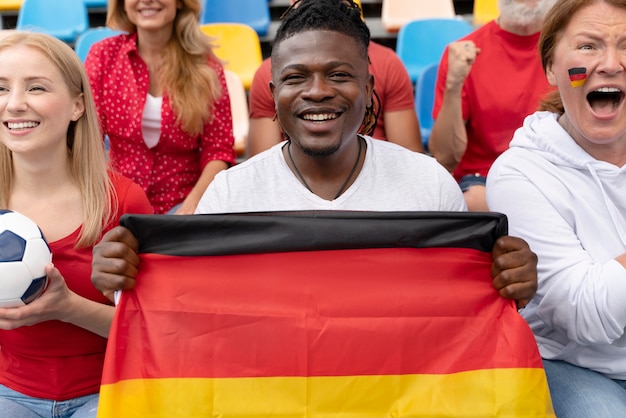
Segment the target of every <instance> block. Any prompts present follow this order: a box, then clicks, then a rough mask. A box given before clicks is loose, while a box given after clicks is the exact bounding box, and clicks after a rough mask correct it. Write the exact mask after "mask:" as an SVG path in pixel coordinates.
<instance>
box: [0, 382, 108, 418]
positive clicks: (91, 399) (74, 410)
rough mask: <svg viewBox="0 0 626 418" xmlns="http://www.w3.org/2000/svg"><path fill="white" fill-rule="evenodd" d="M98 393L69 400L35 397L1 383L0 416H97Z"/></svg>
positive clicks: (26, 417) (22, 417) (58, 417)
mask: <svg viewBox="0 0 626 418" xmlns="http://www.w3.org/2000/svg"><path fill="white" fill-rule="evenodd" d="M97 413H98V394H94V395H87V396H81V397H79V398H73V399H68V400H67V401H51V400H49V399H41V398H33V397H30V396H27V395H24V394H22V393H19V392H16V391H14V390H11V389H9V388H7V387H6V386H3V385H0V418H40V417H49V418H69V417H72V418H95V417H96V415H97Z"/></svg>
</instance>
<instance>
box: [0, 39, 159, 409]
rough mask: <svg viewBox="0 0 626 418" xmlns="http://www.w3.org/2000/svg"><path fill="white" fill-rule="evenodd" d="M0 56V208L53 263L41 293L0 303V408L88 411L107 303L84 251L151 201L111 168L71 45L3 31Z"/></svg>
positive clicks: (109, 309) (108, 317) (93, 401)
mask: <svg viewBox="0 0 626 418" xmlns="http://www.w3.org/2000/svg"><path fill="white" fill-rule="evenodd" d="M0 61H1V62H2V65H1V66H0V119H1V121H2V124H0V176H1V177H0V178H2V182H1V183H0V207H1V208H4V209H10V210H14V211H17V212H20V213H22V214H24V215H26V216H28V217H30V218H31V219H33V220H34V221H35V222H36V223H37V224H38V225H39V227H40V228H41V230H42V232H43V234H44V236H45V237H46V239H47V240H48V243H49V245H50V249H51V250H52V254H53V256H52V257H53V263H54V266H53V265H50V266H48V267H47V268H46V272H47V274H48V278H49V284H48V288H47V289H46V290H45V292H44V293H43V294H42V296H41V297H40V298H38V299H36V300H35V301H33V302H31V303H30V304H29V305H26V306H23V307H19V308H4V309H0V347H1V349H0V411H2V415H3V416H10V417H22V416H33V414H37V415H36V416H41V417H47V416H49V417H52V416H55V417H58V416H61V417H69V416H73V417H91V416H94V417H95V409H96V406H97V402H98V395H97V394H98V390H99V386H100V378H101V370H102V364H103V360H104V351H105V347H106V342H107V340H106V338H107V336H108V332H109V327H110V325H111V321H112V319H113V313H114V307H113V306H111V304H110V302H109V301H108V300H107V299H106V298H105V297H104V296H102V294H101V293H100V292H98V291H97V290H96V289H95V288H94V287H93V286H92V285H91V280H90V275H91V259H92V247H93V245H94V243H96V242H97V241H98V240H99V239H100V237H101V236H102V234H103V233H104V232H106V231H107V230H109V229H110V228H111V227H113V226H114V225H117V224H118V221H119V217H120V216H121V215H122V214H123V213H126V212H132V213H151V212H152V208H151V206H150V203H149V201H148V199H147V197H146V196H145V194H144V193H143V191H142V190H141V189H140V188H139V186H137V185H136V184H134V183H133V182H131V181H130V180H129V179H127V178H124V177H122V176H119V175H116V174H113V173H109V172H108V171H107V166H106V160H105V155H104V147H103V145H102V141H101V138H102V135H101V133H100V130H99V128H98V122H97V115H96V111H95V107H94V104H93V97H92V95H91V92H90V89H89V83H88V80H87V75H86V73H85V71H84V69H83V67H82V64H81V62H80V60H79V59H78V57H77V56H76V54H75V53H74V51H73V50H72V49H71V48H70V47H68V46H67V45H66V44H64V43H63V42H61V41H59V40H57V39H55V38H52V37H49V36H47V35H43V34H35V33H20V32H16V33H12V34H10V35H7V36H6V37H3V38H2V39H0ZM61 410H64V411H65V412H64V413H62V414H61V415H53V411H61Z"/></svg>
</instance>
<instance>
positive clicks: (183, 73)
mask: <svg viewBox="0 0 626 418" xmlns="http://www.w3.org/2000/svg"><path fill="white" fill-rule="evenodd" d="M179 2H180V4H181V6H180V8H179V9H178V10H177V12H176V17H175V18H174V30H173V33H172V38H171V39H170V41H169V43H168V44H167V46H166V47H165V49H164V51H163V65H162V67H161V69H160V72H159V81H160V84H161V85H162V86H163V89H164V91H165V92H166V93H167V94H168V96H169V99H170V102H171V103H172V109H173V110H174V113H175V114H176V121H177V123H179V124H180V125H181V126H182V128H183V130H184V131H185V132H187V133H188V134H190V135H199V134H200V133H202V130H203V129H204V125H205V124H206V123H207V122H210V121H211V120H212V119H213V109H214V104H215V102H216V101H217V100H218V99H219V97H220V96H221V95H222V88H221V84H220V80H219V78H218V75H217V73H216V72H215V70H214V69H213V68H212V67H211V66H209V65H208V63H207V62H208V59H209V58H212V59H214V60H215V61H217V62H219V61H218V59H217V57H216V56H215V54H214V53H213V48H212V45H211V40H210V38H209V37H208V36H206V35H205V34H204V33H203V32H202V30H201V29H200V25H199V23H198V21H199V17H200V9H201V5H200V2H199V0H179ZM107 26H109V27H111V28H113V29H120V30H123V31H126V32H128V33H135V32H136V31H137V27H136V26H135V25H134V24H133V23H132V22H131V21H130V20H129V19H128V16H127V15H126V11H125V10H124V0H109V4H108V9H107ZM207 105H208V106H207Z"/></svg>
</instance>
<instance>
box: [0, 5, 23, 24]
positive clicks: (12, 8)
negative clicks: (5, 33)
mask: <svg viewBox="0 0 626 418" xmlns="http://www.w3.org/2000/svg"><path fill="white" fill-rule="evenodd" d="M22 2H23V0H0V29H3V28H4V16H3V15H11V16H16V15H17V12H19V11H20V7H22Z"/></svg>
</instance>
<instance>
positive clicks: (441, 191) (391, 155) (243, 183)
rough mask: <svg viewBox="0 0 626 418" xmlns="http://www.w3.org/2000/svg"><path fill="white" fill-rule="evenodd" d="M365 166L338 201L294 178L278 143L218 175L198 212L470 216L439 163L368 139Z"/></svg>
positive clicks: (197, 209) (449, 177)
mask: <svg viewBox="0 0 626 418" xmlns="http://www.w3.org/2000/svg"><path fill="white" fill-rule="evenodd" d="M364 138H365V141H366V144H367V152H366V155H365V162H364V163H363V168H362V169H361V171H360V173H359V175H358V177H357V178H356V180H355V181H354V183H353V184H352V185H351V186H350V187H349V188H348V189H347V190H346V191H345V192H344V193H343V194H342V195H341V196H339V197H338V198H337V199H335V200H332V201H331V200H325V199H322V198H320V197H319V196H317V195H315V194H314V193H311V192H310V191H309V190H308V189H307V188H306V187H304V185H302V183H300V181H299V180H298V179H297V178H296V176H295V175H294V174H293V172H292V171H291V169H290V168H289V167H288V165H287V162H286V161H285V158H284V156H283V153H282V147H283V146H284V145H285V142H282V143H280V144H277V145H275V146H273V147H272V148H270V149H269V150H267V151H265V152H263V153H260V154H258V155H256V156H254V157H252V158H251V159H249V160H247V161H245V162H243V163H242V164H240V165H237V166H234V167H231V168H229V169H228V170H225V171H222V172H220V173H218V174H217V175H216V176H215V178H214V179H213V181H212V182H211V184H210V185H209V187H208V188H207V190H206V191H205V192H204V195H203V196H202V198H201V199H200V202H199V204H198V206H197V208H196V213H198V214H199V213H238V212H265V211H289V210H296V211H297V210H362V211H383V212H394V211H465V210H467V208H466V205H465V200H464V198H463V194H462V192H461V190H460V189H459V186H458V184H457V182H456V181H455V180H454V179H453V178H452V176H451V175H450V174H449V173H448V172H447V171H446V169H445V168H443V166H441V165H440V164H439V163H438V162H437V161H436V160H435V159H434V158H432V157H429V156H427V155H424V154H420V153H416V152H412V151H409V150H408V149H406V148H403V147H401V146H399V145H396V144H393V143H390V142H386V141H381V140H376V139H372V138H370V137H364Z"/></svg>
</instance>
